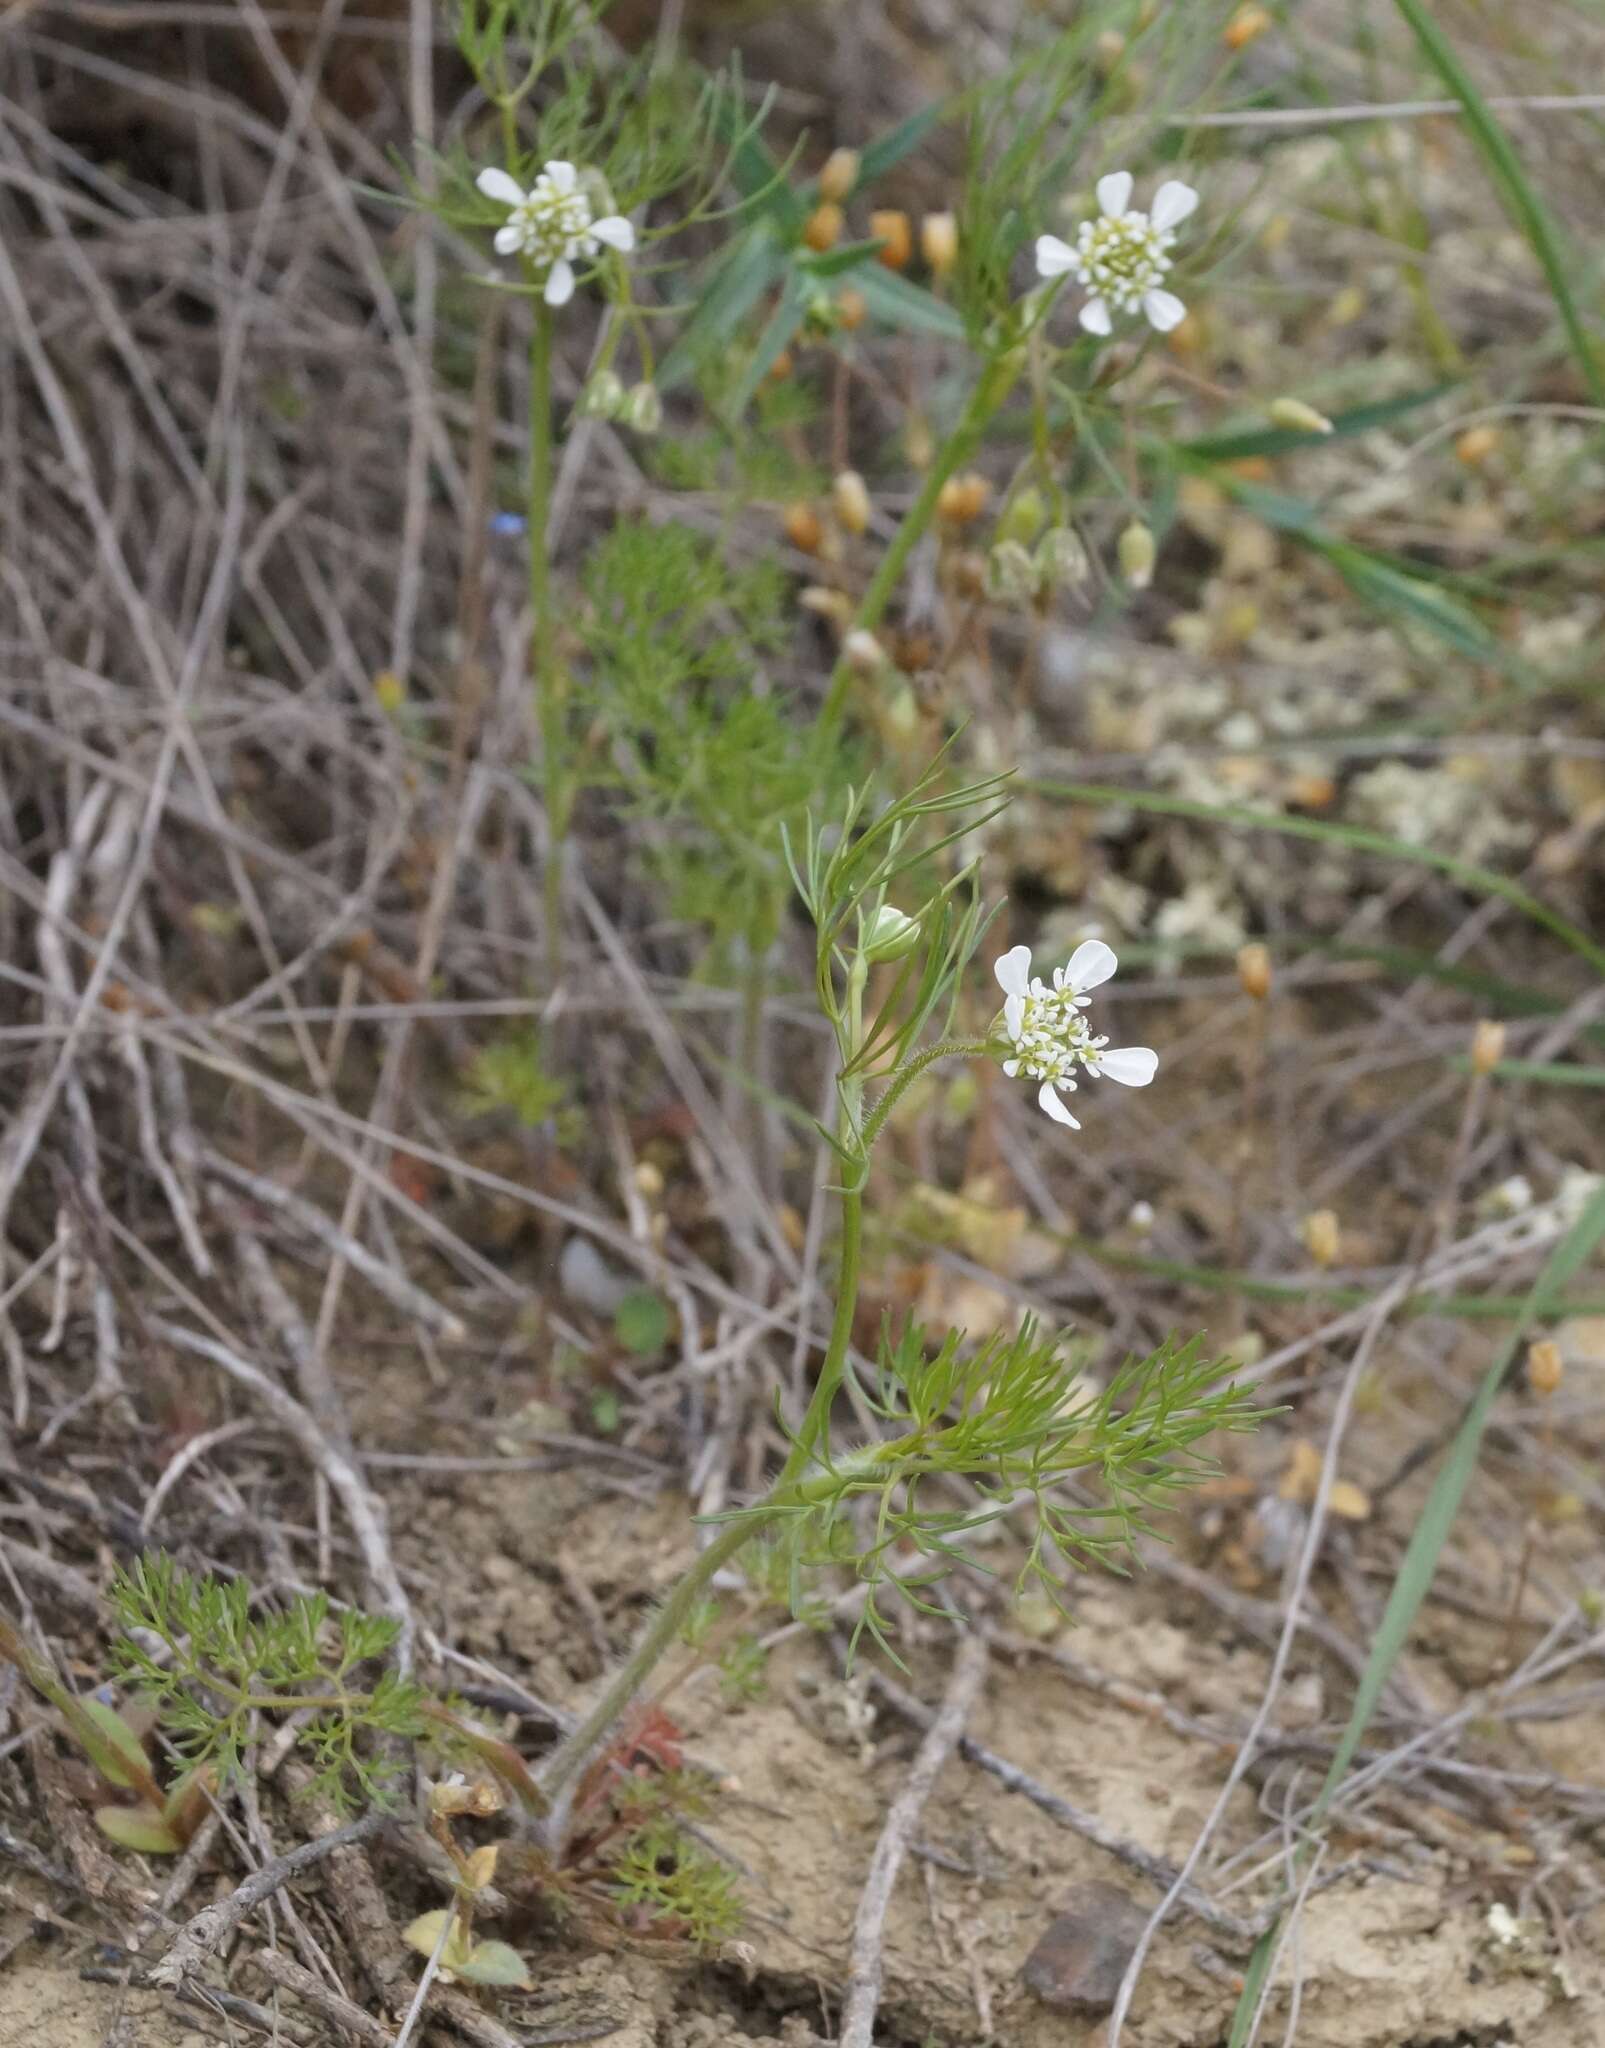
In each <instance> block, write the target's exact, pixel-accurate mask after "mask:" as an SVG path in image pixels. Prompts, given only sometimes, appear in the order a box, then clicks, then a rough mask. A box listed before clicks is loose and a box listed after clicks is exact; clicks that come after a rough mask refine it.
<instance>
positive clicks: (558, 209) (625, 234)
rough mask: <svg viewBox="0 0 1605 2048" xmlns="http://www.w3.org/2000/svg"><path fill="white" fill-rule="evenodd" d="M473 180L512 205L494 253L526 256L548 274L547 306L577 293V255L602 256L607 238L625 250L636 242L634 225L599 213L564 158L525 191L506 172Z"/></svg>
mask: <svg viewBox="0 0 1605 2048" xmlns="http://www.w3.org/2000/svg"><path fill="white" fill-rule="evenodd" d="M474 183H475V184H476V185H477V186H478V187H479V189H480V191H481V192H483V193H484V195H485V197H486V198H487V199H494V200H495V201H496V202H497V203H498V204H499V205H501V206H506V207H508V208H510V209H511V211H510V212H509V213H508V216H507V220H506V223H505V224H504V225H503V226H502V227H499V228H498V229H497V230H496V254H497V255H498V256H526V257H528V259H529V261H530V262H531V264H533V266H534V267H535V269H536V271H537V272H538V273H540V274H541V275H543V276H544V277H545V279H546V285H545V291H544V294H543V295H544V297H545V300H546V303H547V305H549V306H566V305H567V304H568V302H569V300H570V299H571V298H573V296H574V263H575V259H576V258H580V259H583V260H589V259H591V258H593V257H595V256H597V255H599V254H600V252H601V248H602V245H603V243H604V242H605V243H606V244H607V246H608V247H609V248H610V249H617V250H619V251H620V252H621V253H622V254H625V255H627V254H628V253H629V251H630V250H631V249H633V248H634V247H635V229H634V228H633V227H632V226H631V225H630V223H629V222H628V221H627V220H626V219H625V218H624V216H623V214H622V213H608V214H603V215H601V216H600V218H599V217H598V216H597V214H596V212H595V210H594V209H593V207H592V205H591V196H590V194H589V193H588V192H587V191H586V189H585V186H584V183H583V182H582V180H581V178H580V174H579V172H578V171H577V170H576V169H575V168H574V166H573V165H572V164H568V163H564V162H563V161H562V160H561V159H560V158H553V160H552V161H551V162H550V163H548V164H547V165H546V166H545V167H544V168H543V170H542V171H541V174H540V176H539V177H538V178H537V179H536V180H535V182H534V184H533V185H531V187H530V188H529V190H528V191H527V192H526V191H525V190H524V188H523V186H522V185H520V184H519V182H518V180H517V179H516V178H512V177H509V176H508V174H507V172H506V171H498V170H488V171H481V172H480V174H479V176H478V177H477V178H476V179H475V180H474Z"/></svg>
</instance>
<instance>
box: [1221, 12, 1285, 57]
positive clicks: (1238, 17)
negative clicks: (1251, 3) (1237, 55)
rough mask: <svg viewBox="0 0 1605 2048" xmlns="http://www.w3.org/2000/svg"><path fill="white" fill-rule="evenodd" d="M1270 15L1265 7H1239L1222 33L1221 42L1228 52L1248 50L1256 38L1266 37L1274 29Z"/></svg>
mask: <svg viewBox="0 0 1605 2048" xmlns="http://www.w3.org/2000/svg"><path fill="white" fill-rule="evenodd" d="M1272 26H1273V23H1272V20H1271V16H1270V14H1269V13H1268V12H1267V11H1266V9H1265V8H1263V7H1239V8H1238V10H1237V12H1236V13H1235V14H1234V15H1233V16H1232V18H1231V19H1230V21H1228V22H1227V24H1226V26H1225V28H1224V29H1223V30H1222V31H1221V41H1222V42H1223V43H1224V44H1225V45H1226V47H1227V49H1228V50H1246V49H1247V48H1248V46H1249V44H1250V43H1251V42H1253V41H1254V40H1255V38H1256V37H1258V36H1262V35H1264V33H1265V31H1266V30H1267V29H1268V28H1270V27H1272Z"/></svg>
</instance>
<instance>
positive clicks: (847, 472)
mask: <svg viewBox="0 0 1605 2048" xmlns="http://www.w3.org/2000/svg"><path fill="white" fill-rule="evenodd" d="M830 503H831V509H832V511H833V512H834V513H835V514H836V518H837V521H838V523H839V524H840V525H841V526H843V527H845V528H846V530H847V532H849V533H864V532H867V531H868V528H869V513H870V505H869V491H868V489H867V487H866V486H865V483H864V479H863V478H862V477H861V476H860V475H859V473H858V471H857V470H856V469H844V470H843V471H842V472H841V474H840V476H838V477H837V478H836V480H835V482H834V483H833V484H832V485H831V487H830Z"/></svg>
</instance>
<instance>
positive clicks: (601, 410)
mask: <svg viewBox="0 0 1605 2048" xmlns="http://www.w3.org/2000/svg"><path fill="white" fill-rule="evenodd" d="M627 403H628V399H627V396H626V393H625V389H624V379H623V378H622V377H621V376H620V375H619V373H618V372H617V370H598V371H597V373H596V375H595V376H594V377H593V378H592V379H591V381H590V383H589V384H587V385H586V387H585V389H584V391H583V392H582V393H581V394H580V413H581V416H582V417H583V418H585V419H588V420H616V419H617V418H618V417H619V415H620V413H622V412H623V410H624V408H625V405H626V404H627Z"/></svg>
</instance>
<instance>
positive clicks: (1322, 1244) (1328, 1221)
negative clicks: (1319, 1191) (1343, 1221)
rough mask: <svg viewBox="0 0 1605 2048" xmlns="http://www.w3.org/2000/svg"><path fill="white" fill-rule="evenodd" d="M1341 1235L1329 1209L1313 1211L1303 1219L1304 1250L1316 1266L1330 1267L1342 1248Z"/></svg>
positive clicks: (1333, 1214) (1335, 1219)
mask: <svg viewBox="0 0 1605 2048" xmlns="http://www.w3.org/2000/svg"><path fill="white" fill-rule="evenodd" d="M1342 1243H1343V1234H1342V1232H1341V1231H1340V1230H1339V1229H1338V1220H1337V1216H1336V1214H1335V1213H1334V1212H1333V1211H1332V1210H1331V1209H1314V1210H1312V1211H1311V1212H1310V1214H1309V1215H1308V1216H1306V1217H1305V1219H1304V1248H1305V1250H1306V1251H1307V1252H1308V1253H1309V1255H1310V1257H1311V1258H1312V1259H1313V1260H1314V1261H1315V1263H1316V1264H1317V1265H1318V1266H1330V1265H1331V1264H1332V1263H1333V1261H1334V1260H1335V1259H1336V1258H1337V1255H1338V1252H1339V1250H1340V1249H1341V1247H1342Z"/></svg>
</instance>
